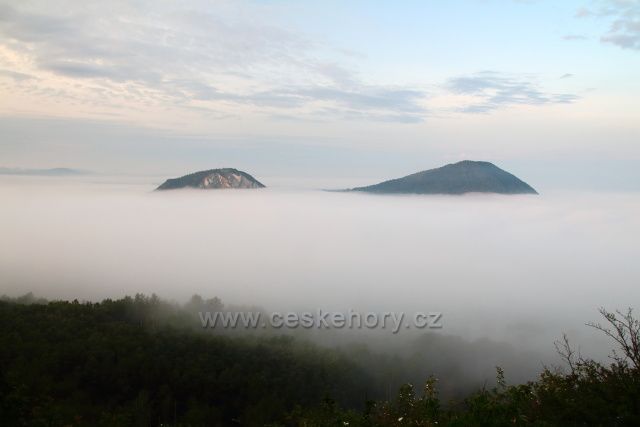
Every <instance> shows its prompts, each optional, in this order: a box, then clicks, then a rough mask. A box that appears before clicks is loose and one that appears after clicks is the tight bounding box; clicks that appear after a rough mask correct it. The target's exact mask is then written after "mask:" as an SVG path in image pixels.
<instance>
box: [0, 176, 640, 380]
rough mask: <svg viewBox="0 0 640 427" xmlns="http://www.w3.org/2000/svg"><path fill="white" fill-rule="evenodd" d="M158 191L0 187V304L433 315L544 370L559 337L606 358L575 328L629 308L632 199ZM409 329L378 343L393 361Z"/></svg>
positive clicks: (448, 330) (638, 230) (639, 202)
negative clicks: (129, 303) (45, 301)
mask: <svg viewBox="0 0 640 427" xmlns="http://www.w3.org/2000/svg"><path fill="white" fill-rule="evenodd" d="M84 179H85V180H87V179H90V178H84ZM153 188H154V187H153V184H152V183H150V182H145V181H144V180H140V179H139V180H138V181H137V182H136V183H135V184H130V183H127V182H118V181H115V180H114V181H109V182H108V183H105V182H104V181H102V182H99V183H85V182H82V181H78V180H76V181H72V182H69V181H64V180H61V179H37V180H36V179H24V180H20V179H16V178H13V179H11V180H7V179H3V180H2V181H0V197H1V199H2V202H3V203H2V209H0V236H2V245H0V271H1V272H2V273H1V276H0V294H1V293H5V294H8V295H12V296H15V295H19V294H23V293H25V292H27V291H31V292H33V293H34V294H35V295H37V296H42V297H46V298H49V299H52V298H62V299H76V298H77V299H79V300H99V299H102V298H116V297H121V296H124V295H132V294H135V293H138V292H140V293H145V294H152V293H156V294H158V295H159V296H161V297H162V298H165V299H170V300H176V301H186V300H188V299H189V297H190V296H191V295H193V294H196V293H197V294H200V295H202V296H203V297H206V298H210V297H213V296H217V297H219V298H221V299H222V301H223V302H225V303H228V304H241V305H256V306H260V307H263V308H264V309H265V310H280V311H298V310H299V311H302V310H311V311H315V310H317V309H322V310H328V311H347V310H349V309H352V310H357V311H360V312H365V311H388V312H406V313H407V315H411V314H413V313H414V312H416V311H437V312H441V313H442V314H443V318H442V323H443V328H442V329H441V330H439V331H438V333H440V334H446V335H456V336H459V337H462V338H463V339H465V340H472V341H473V340H483V339H490V340H492V341H498V342H505V343H509V344H511V345H513V346H517V347H518V349H519V350H518V351H520V352H524V353H526V352H535V354H536V357H535V358H532V359H535V360H538V361H540V362H542V361H548V360H552V359H550V357H551V355H552V354H553V352H554V349H553V341H554V340H555V339H557V338H558V337H560V336H561V334H562V333H563V332H566V333H567V334H568V335H569V337H570V338H572V339H573V341H574V342H576V343H577V344H578V345H579V346H580V348H581V351H583V352H584V353H588V354H589V355H590V356H594V357H604V356H606V353H607V351H608V349H609V348H610V343H608V342H606V341H605V340H604V339H603V338H601V337H600V336H599V335H597V334H595V333H594V332H592V331H591V330H589V328H587V327H586V326H584V323H585V322H587V321H591V320H599V319H598V313H597V308H598V307H600V306H605V307H607V308H609V309H615V308H621V309H623V308H626V307H629V306H631V307H635V306H637V302H638V298H639V296H640V290H639V288H638V283H639V280H638V279H640V265H639V263H638V262H637V258H638V253H639V252H638V242H637V237H638V236H639V235H640V195H638V194H637V193H628V194H584V193H583V194H579V193H555V194H543V195H541V196H497V195H466V196H461V197H455V196H453V197H450V196H380V195H365V194H353V193H331V192H323V191H311V190H286V189H264V190H240V191H215V190H212V191H197V190H193V191H189V190H184V191H183V190H177V191H169V192H153V191H152V190H153ZM345 333H346V332H345ZM412 333H415V332H412V331H405V330H402V331H400V332H399V333H398V334H395V335H394V334H392V333H391V332H390V331H379V333H378V334H376V338H375V340H376V341H377V342H380V343H387V344H388V345H389V348H396V349H397V350H398V351H401V349H402V345H403V344H402V343H404V342H405V339H406V338H407V336H410V335H411V334H412ZM318 334H319V335H321V334H320V333H318ZM371 334H372V332H371V331H363V332H362V333H361V334H356V335H361V336H363V337H364V336H367V335H371ZM311 335H313V334H311ZM352 336H353V334H350V336H349V339H348V340H351V338H352ZM331 339H332V340H333V339H334V338H333V336H332V338H331ZM335 339H336V340H338V341H340V340H341V339H340V337H336V338H335ZM342 340H344V338H343V339H342ZM478 342H482V341H478ZM381 346H382V344H381ZM532 354H533V353H532ZM537 355H540V356H539V357H538V356H537ZM488 363H489V364H491V363H492V362H491V361H488ZM532 363H533V362H532ZM539 367H540V365H539V364H538V365H536V366H535V367H534V368H536V369H537V368H539Z"/></svg>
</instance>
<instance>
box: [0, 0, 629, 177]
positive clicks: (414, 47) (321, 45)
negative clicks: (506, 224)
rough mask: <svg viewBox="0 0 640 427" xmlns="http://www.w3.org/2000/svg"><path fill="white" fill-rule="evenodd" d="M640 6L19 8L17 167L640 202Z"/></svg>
mask: <svg viewBox="0 0 640 427" xmlns="http://www.w3.org/2000/svg"><path fill="white" fill-rule="evenodd" d="M639 75H640V1H632V0H575V1H574V0H566V1H562V2H558V1H542V0H540V1H536V0H530V1H526V0H520V1H513V0H503V1H497V0H467V1H461V0H453V1H447V2H441V1H403V2H383V1H350V2H342V1H337V0H336V1H331V0H327V1H321V2H320V1H317V2H315V1H314V2H311V1H308V2H303V1H289V0H282V1H257V0H254V1H248V0H247V1H243V0H240V1H198V0H187V1H182V2H170V1H164V0H156V1H146V0H139V1H118V0H114V1H109V2H93V1H75V0H74V1H32V0H23V1H20V2H15V1H4V0H0V132H1V135H2V138H1V140H0V166H4V167H24V168H48V167H73V168H79V169H85V170H92V171H95V172H99V173H105V174H108V173H119V174H155V175H163V176H164V175H169V176H172V175H176V174H178V175H180V174H183V173H187V172H191V171H194V170H199V169H203V168H213V167H226V166H230V167H237V168H240V169H244V170H246V171H247V172H249V173H251V174H253V175H255V176H257V177H294V178H320V177H322V178H326V177H353V178H354V179H356V178H357V179H368V178H371V179H374V178H390V177H395V176H401V175H403V174H409V173H412V172H415V171H418V170H423V169H428V168H431V167H436V166H440V165H442V164H445V163H451V162H454V161H458V160H463V159H475V160H488V161H492V162H494V163H496V164H497V165H499V166H501V167H504V168H505V169H507V170H509V171H511V172H513V173H515V174H516V175H518V176H519V177H521V178H523V179H525V180H526V181H527V182H529V183H531V184H532V185H533V186H534V187H536V188H542V189H556V188H577V189H581V190H639V189H640V168H638V167H637V164H638V161H639V160H640V147H639V145H638V141H639V136H640V108H639V106H638V101H637V100H638V99H639V96H640V79H638V76H639Z"/></svg>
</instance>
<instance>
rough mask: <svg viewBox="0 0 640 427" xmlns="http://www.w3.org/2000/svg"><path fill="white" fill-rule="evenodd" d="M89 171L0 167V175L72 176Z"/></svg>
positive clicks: (85, 173)
mask: <svg viewBox="0 0 640 427" xmlns="http://www.w3.org/2000/svg"><path fill="white" fill-rule="evenodd" d="M88 174H89V172H87V171H82V170H79V169H70V168H52V169H23V168H2V167H0V175H34V176H74V175H88Z"/></svg>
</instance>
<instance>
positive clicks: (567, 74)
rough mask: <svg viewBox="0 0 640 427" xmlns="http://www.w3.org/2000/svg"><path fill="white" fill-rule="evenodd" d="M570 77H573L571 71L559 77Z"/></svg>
mask: <svg viewBox="0 0 640 427" xmlns="http://www.w3.org/2000/svg"><path fill="white" fill-rule="evenodd" d="M571 77H573V74H571V73H565V74H563V75H561V76H560V78H561V79H569V78H571Z"/></svg>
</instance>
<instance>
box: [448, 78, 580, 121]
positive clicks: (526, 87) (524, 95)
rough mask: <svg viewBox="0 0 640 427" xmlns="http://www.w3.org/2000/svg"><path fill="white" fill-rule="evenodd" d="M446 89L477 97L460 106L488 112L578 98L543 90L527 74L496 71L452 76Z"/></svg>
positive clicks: (557, 102) (556, 102)
mask: <svg viewBox="0 0 640 427" xmlns="http://www.w3.org/2000/svg"><path fill="white" fill-rule="evenodd" d="M446 89H447V90H449V91H450V92H451V93H453V94H456V95H467V96H471V97H473V98H475V101H474V102H472V103H471V104H469V105H466V106H463V107H461V108H460V109H459V111H462V112H465V113H488V112H491V111H493V110H497V109H500V108H505V107H509V106H515V105H549V104H568V103H571V102H574V101H575V100H577V99H578V96H576V95H573V94H554V93H547V92H543V91H542V90H541V89H540V88H538V86H537V85H536V84H535V83H534V82H533V81H530V80H527V79H526V78H524V77H517V76H510V75H506V74H501V73H498V72H495V71H483V72H479V73H476V74H473V75H470V76H463V77H455V78H452V79H449V81H448V82H447V83H446Z"/></svg>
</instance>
